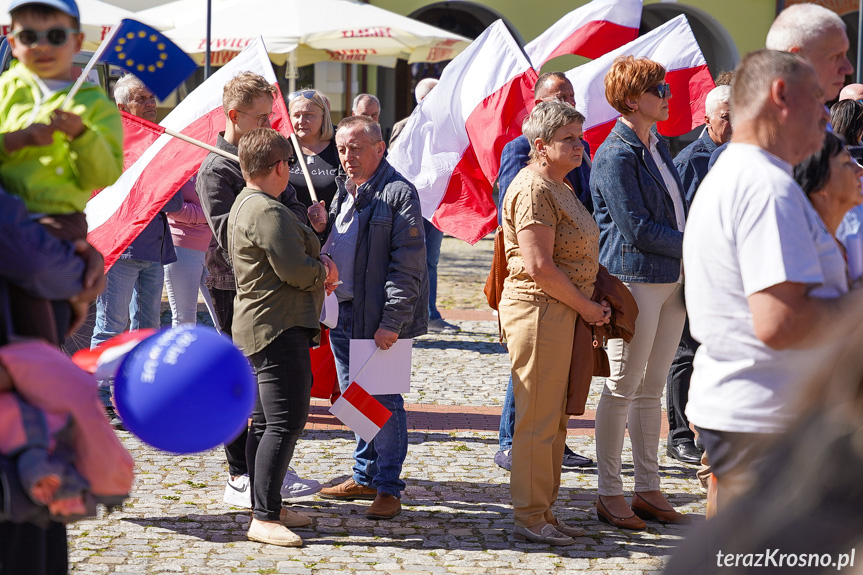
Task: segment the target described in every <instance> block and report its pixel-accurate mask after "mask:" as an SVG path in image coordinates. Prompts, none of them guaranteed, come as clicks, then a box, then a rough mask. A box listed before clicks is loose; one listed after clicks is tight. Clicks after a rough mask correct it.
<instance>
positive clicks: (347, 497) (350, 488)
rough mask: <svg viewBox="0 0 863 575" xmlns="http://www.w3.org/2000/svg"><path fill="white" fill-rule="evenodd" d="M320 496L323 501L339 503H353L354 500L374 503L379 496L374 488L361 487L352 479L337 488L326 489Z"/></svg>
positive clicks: (322, 490)
mask: <svg viewBox="0 0 863 575" xmlns="http://www.w3.org/2000/svg"><path fill="white" fill-rule="evenodd" d="M318 496H319V497H320V498H321V499H337V500H339V501H353V500H354V499H366V500H368V501H373V500H374V499H375V498H376V497H377V496H378V490H377V489H375V488H374V487H366V486H365V485H360V484H359V483H357V482H356V481H354V480H353V478H351V479H348V480H347V481H345V482H344V483H340V484H338V485H336V486H335V487H324V488H323V489H321V491H320V492H319V493H318Z"/></svg>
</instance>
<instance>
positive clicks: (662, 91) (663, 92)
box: [645, 84, 671, 100]
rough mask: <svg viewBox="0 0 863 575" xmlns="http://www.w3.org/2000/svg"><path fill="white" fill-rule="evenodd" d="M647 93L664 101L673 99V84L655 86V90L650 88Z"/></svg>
mask: <svg viewBox="0 0 863 575" xmlns="http://www.w3.org/2000/svg"><path fill="white" fill-rule="evenodd" d="M645 92H650V93H651V94H656V95H657V96H659V97H660V98H662V99H663V100H670V99H671V84H660V85H658V86H654V87H653V88H648V89H647V90H645Z"/></svg>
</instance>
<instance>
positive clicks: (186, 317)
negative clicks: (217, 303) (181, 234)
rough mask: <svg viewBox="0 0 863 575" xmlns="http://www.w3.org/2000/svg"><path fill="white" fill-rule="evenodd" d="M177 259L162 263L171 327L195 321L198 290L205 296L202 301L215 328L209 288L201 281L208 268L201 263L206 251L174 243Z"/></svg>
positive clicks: (194, 322)
mask: <svg viewBox="0 0 863 575" xmlns="http://www.w3.org/2000/svg"><path fill="white" fill-rule="evenodd" d="M174 250H175V251H176V252H177V261H175V262H174V263H171V264H168V265H166V266H165V290H166V291H167V292H168V303H170V304H171V326H172V327H177V326H178V325H185V324H191V325H195V324H196V323H198V292H199V291H200V292H201V295H203V296H204V303H205V304H206V305H207V310H209V312H210V317H212V318H213V323H214V324H215V325H216V326H217V327H218V323H217V321H216V312H215V311H214V310H213V300H212V299H211V298H210V291H209V290H208V289H207V285H206V284H205V283H204V278H206V277H207V268H206V267H205V266H204V255H205V252H200V251H198V250H193V249H191V248H184V247H180V246H174Z"/></svg>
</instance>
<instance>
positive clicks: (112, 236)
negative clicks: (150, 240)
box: [84, 38, 290, 271]
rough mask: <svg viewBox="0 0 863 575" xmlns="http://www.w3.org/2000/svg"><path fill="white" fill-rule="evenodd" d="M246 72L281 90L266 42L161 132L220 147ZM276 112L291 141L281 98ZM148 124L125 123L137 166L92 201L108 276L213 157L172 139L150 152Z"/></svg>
mask: <svg viewBox="0 0 863 575" xmlns="http://www.w3.org/2000/svg"><path fill="white" fill-rule="evenodd" d="M246 71H249V72H254V73H256V74H260V75H261V76H263V77H264V78H266V79H267V81H268V82H270V83H271V84H276V86H277V87H278V84H277V81H276V75H275V73H274V72H273V66H272V64H270V59H269V56H268V55H267V50H266V47H265V46H264V41H263V39H261V38H258V39H257V40H256V41H255V42H254V43H252V44H250V45H249V46H248V47H247V48H246V49H245V50H243V51H242V52H241V53H240V54H239V55H238V56H237V57H236V58H234V59H233V60H231V62H229V63H228V64H227V65H225V66H223V67H222V68H220V69H219V70H218V71H217V72H216V73H214V74H213V75H212V76H211V77H210V78H209V79H207V80H206V81H205V82H204V83H203V84H201V85H200V86H199V87H198V88H197V89H196V90H195V91H194V92H192V93H191V94H189V95H188V96H187V97H186V98H185V99H184V100H183V101H182V102H180V104H179V105H178V106H177V107H176V108H174V110H173V111H172V112H171V113H170V114H168V116H167V117H166V118H165V119H164V120H163V121H162V123H161V124H160V126H161V127H162V128H169V129H171V130H174V131H176V132H180V133H182V134H184V135H186V136H189V137H191V138H194V139H196V140H200V141H202V142H204V143H207V144H210V145H215V143H216V136H217V134H218V133H219V132H221V131H223V130H224V129H225V114H224V112H223V111H222V89H223V88H224V86H225V84H226V83H227V82H228V80H230V79H231V78H233V77H234V76H236V75H238V74H239V73H240V72H246ZM273 111H274V112H275V113H276V119H275V121H274V122H273V127H274V128H276V129H277V130H279V131H280V132H282V133H283V134H285V135H286V136H287V135H289V134H290V131H289V130H290V122H289V121H288V111H287V108H286V106H285V101H284V100H283V99H282V97H281V94H277V97H276V98H275V101H274V103H273ZM144 122H145V120H140V119H138V123H137V124H138V125H137V126H132V125H131V124H130V122H128V121H126V122H124V124H125V132H124V133H125V134H130V133H132V134H133V135H134V137H133V139H132V140H131V141H130V142H129V143H128V144H126V145H124V164H126V163H127V162H129V161H130V160H134V162H133V163H131V165H128V167H127V168H126V170H125V171H124V172H123V174H122V175H121V176H120V179H118V180H117V182H116V183H114V185H112V186H109V187H107V188H105V189H104V190H102V191H101V192H99V193H98V194H97V195H96V196H94V197H93V198H91V199H90V201H89V202H87V207H86V208H85V209H84V213H86V214H87V224H88V226H89V231H88V233H87V240H88V241H89V242H90V243H91V244H93V246H94V247H95V248H96V249H97V250H99V252H101V253H102V255H103V256H104V258H105V270H106V271H107V270H108V269H109V268H110V267H111V266H112V265H113V264H114V262H115V261H116V260H117V258H118V257H119V256H120V255H121V254H122V253H123V251H124V250H125V249H126V248H127V247H128V246H129V244H131V243H132V241H133V240H134V239H135V238H136V237H138V234H140V233H141V231H142V230H143V229H144V228H145V227H146V226H147V224H148V223H150V221H151V220H152V219H153V218H154V217H155V216H156V214H157V213H158V212H159V211H160V210H161V209H162V207H163V206H164V205H165V203H167V201H168V200H169V199H170V198H171V196H173V195H174V193H175V192H176V191H177V190H178V189H180V187H181V186H182V185H183V184H184V183H186V181H187V180H188V179H189V178H190V177H191V176H192V175H193V174H194V173H195V172H197V171H198V168H199V167H200V165H201V162H202V161H203V160H204V158H205V157H206V156H207V153H208V152H207V150H205V149H203V148H200V147H198V146H195V145H193V144H189V143H187V142H184V141H182V140H179V139H176V138H173V137H172V136H169V135H167V134H162V135H160V136H159V137H158V138H155V141H153V142H152V143H151V144H150V145H149V146H148V145H146V144H147V140H148V139H149V138H151V137H152V136H153V135H154V134H153V131H154V130H155V129H156V128H151V127H148V128H145V127H142V126H144ZM147 124H150V123H149V122H147ZM150 126H152V124H150ZM136 155H137V158H136Z"/></svg>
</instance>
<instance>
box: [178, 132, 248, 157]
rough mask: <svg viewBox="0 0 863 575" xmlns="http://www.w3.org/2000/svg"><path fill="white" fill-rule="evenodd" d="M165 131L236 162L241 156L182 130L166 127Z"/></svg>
mask: <svg viewBox="0 0 863 575" xmlns="http://www.w3.org/2000/svg"><path fill="white" fill-rule="evenodd" d="M165 133H166V134H168V135H169V136H173V137H174V138H177V139H178V140H183V141H184V142H188V143H190V144H192V145H195V146H198V147H199V148H204V149H205V150H207V151H210V152H213V153H214V154H219V155H220V156H222V157H225V158H228V159H229V160H234V161H235V162H239V161H240V158H239V157H237V156H235V155H234V154H232V153H230V152H226V151H225V150H220V149H219V148H217V147H215V146H211V145H210V144H205V143H204V142H202V141H201V140H196V139H195V138H190V137H189V136H187V135H185V134H181V133H180V132H176V131H174V130H172V129H170V128H165Z"/></svg>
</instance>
